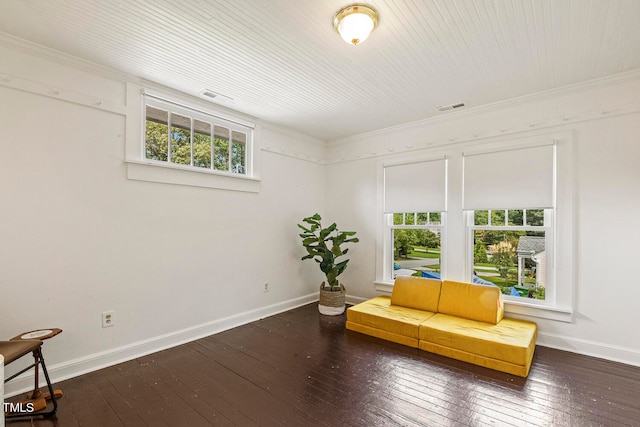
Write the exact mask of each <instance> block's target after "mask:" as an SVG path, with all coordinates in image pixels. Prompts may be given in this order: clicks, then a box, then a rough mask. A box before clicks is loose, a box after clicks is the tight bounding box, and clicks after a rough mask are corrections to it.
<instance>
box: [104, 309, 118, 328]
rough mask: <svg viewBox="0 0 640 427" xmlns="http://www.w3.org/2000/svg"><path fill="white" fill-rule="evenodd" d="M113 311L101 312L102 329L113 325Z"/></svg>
mask: <svg viewBox="0 0 640 427" xmlns="http://www.w3.org/2000/svg"><path fill="white" fill-rule="evenodd" d="M115 313H116V312H115V311H113V310H110V311H103V312H102V327H103V328H108V327H110V326H113V325H114V315H115Z"/></svg>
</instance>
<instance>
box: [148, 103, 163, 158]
mask: <svg viewBox="0 0 640 427" xmlns="http://www.w3.org/2000/svg"><path fill="white" fill-rule="evenodd" d="M168 123H169V113H168V112H167V111H164V110H160V109H158V108H153V107H150V106H148V105H147V109H146V132H145V144H144V151H145V157H146V158H147V159H150V160H160V161H163V162H166V161H167V153H168V149H169V148H168V147H169V143H168V140H169V127H168V126H169V125H168Z"/></svg>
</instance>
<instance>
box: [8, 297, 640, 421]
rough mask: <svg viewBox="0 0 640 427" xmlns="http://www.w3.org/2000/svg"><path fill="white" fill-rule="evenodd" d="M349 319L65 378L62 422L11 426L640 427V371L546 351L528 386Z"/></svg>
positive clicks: (288, 318) (319, 321)
mask: <svg viewBox="0 0 640 427" xmlns="http://www.w3.org/2000/svg"><path fill="white" fill-rule="evenodd" d="M344 323H345V316H344V315H343V316H337V317H325V316H321V315H320V314H318V311H317V307H316V305H315V304H311V305H307V306H304V307H301V308H299V309H295V310H291V311H289V312H286V313H282V314H279V315H276V316H272V317H269V318H266V319H262V320H260V321H257V322H253V323H250V324H247V325H244V326H241V327H238V328H235V329H232V330H229V331H226V332H223V333H220V334H217V335H213V336H210V337H207V338H204V339H201V340H199V341H195V342H192V343H189V344H185V345H182V346H180V347H176V348H173V349H169V350H165V351H162V352H159V353H155V354H152V355H149V356H145V357H141V358H138V359H136V360H132V361H130V362H126V363H122V364H120V365H116V366H113V367H110V368H106V369H102V370H100V371H97V372H93V373H90V374H87V375H83V376H81V377H78V378H73V379H70V380H67V381H62V382H60V383H58V384H56V388H61V389H62V390H63V392H64V397H63V398H61V399H60V400H59V409H58V414H57V417H56V418H53V419H34V420H33V421H31V420H21V421H7V427H22V426H31V425H33V426H43V427H44V426H60V427H74V426H88V427H100V426H106V427H112V426H114V427H115V426H152V427H159V426H176V427H182V426H185V427H198V426H211V425H215V426H227V425H238V426H251V425H264V426H271V425H292V426H393V425H398V426H466V425H470V426H482V425H493V426H508V425H517V426H580V427H582V426H619V425H626V426H629V425H631V426H632V425H636V426H640V368H637V367H632V366H628V365H623V364H620V363H615V362H609V361H605V360H601V359H596V358H592V357H587V356H581V355H577V354H573V353H568V352H564V351H559V350H553V349H549V348H545V347H537V348H536V353H535V356H534V360H533V366H532V368H531V373H530V375H529V377H528V378H526V379H524V378H520V377H515V376H512V375H509V374H504V373H501V372H496V371H492V370H489V369H485V368H481V367H477V366H474V365H469V364H467V363H463V362H458V361H455V360H451V359H447V358H444V357H440V356H437V355H433V354H430V353H426V352H423V351H420V350H417V349H412V348H408V347H404V346H401V345H396V344H393V343H389V342H386V341H382V340H379V339H375V338H372V337H368V336H365V335H361V334H358V333H355V332H351V331H346V330H345V328H344ZM45 357H46V354H45ZM11 400H15V399H11Z"/></svg>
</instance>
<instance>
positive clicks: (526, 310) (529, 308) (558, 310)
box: [373, 281, 573, 323]
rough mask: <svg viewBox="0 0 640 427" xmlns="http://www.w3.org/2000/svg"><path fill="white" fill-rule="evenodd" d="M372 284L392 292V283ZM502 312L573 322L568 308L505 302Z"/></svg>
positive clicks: (381, 289)
mask: <svg viewBox="0 0 640 427" xmlns="http://www.w3.org/2000/svg"><path fill="white" fill-rule="evenodd" d="M373 283H374V286H375V289H376V291H378V292H384V293H388V294H390V293H391V292H392V291H393V283H389V282H383V281H375V282H373ZM504 311H505V314H515V315H517V316H530V317H538V318H541V319H549V320H555V321H558V322H566V323H571V322H572V321H573V310H572V309H571V308H568V307H551V306H546V305H540V304H532V303H529V302H524V301H510V300H505V301H504Z"/></svg>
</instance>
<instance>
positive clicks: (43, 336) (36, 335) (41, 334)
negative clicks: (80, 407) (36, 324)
mask: <svg viewBox="0 0 640 427" xmlns="http://www.w3.org/2000/svg"><path fill="white" fill-rule="evenodd" d="M60 332H62V329H58V328H51V329H36V330H35V331H30V332H24V333H22V334H20V335H18V336H17V337H13V338H11V339H10V340H9V341H22V340H40V341H44V340H48V339H49V338H53V337H55V336H56V335H58V334H59V333H60ZM34 369H35V380H34V386H33V392H32V393H30V394H28V395H27V397H28V398H29V399H31V400H37V399H40V398H44V399H46V400H51V393H50V392H46V393H42V392H41V391H40V387H39V384H40V380H39V378H38V364H37V363H36V365H35V368H34ZM53 394H54V396H53V397H54V398H56V399H60V398H61V397H62V390H54V391H53Z"/></svg>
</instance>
